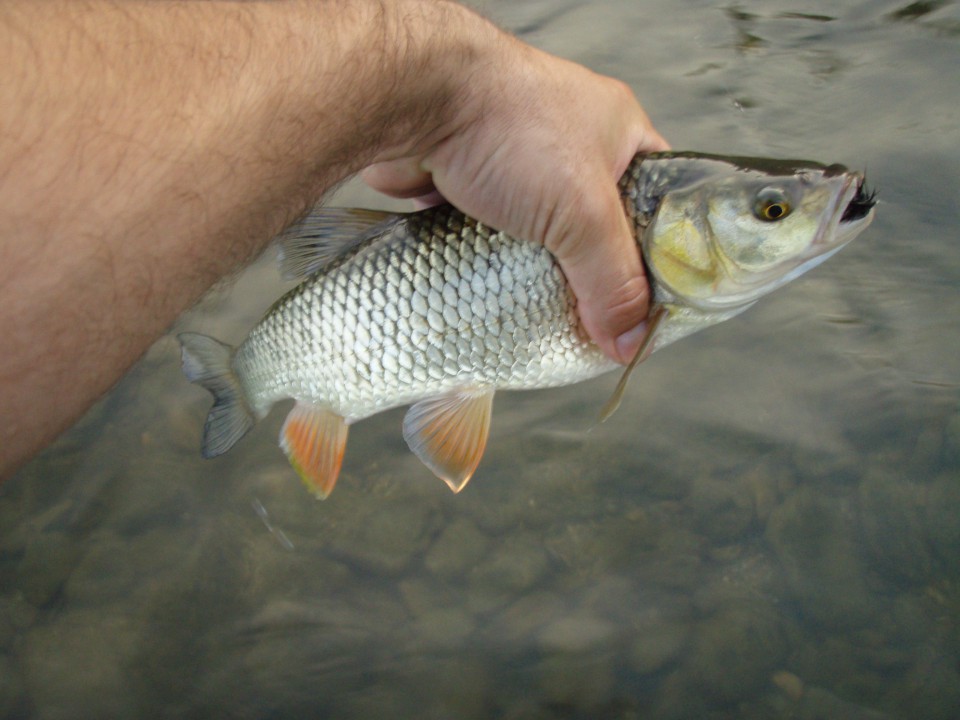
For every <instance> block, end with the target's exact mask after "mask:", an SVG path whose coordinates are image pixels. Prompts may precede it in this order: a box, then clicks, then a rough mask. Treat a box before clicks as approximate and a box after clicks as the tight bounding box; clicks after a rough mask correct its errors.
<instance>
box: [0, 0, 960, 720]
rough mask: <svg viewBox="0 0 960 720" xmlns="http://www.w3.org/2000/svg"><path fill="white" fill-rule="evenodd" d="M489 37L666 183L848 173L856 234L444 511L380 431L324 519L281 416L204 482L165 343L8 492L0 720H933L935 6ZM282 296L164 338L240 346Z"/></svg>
mask: <svg viewBox="0 0 960 720" xmlns="http://www.w3.org/2000/svg"><path fill="white" fill-rule="evenodd" d="M484 8H485V10H486V11H487V12H489V13H491V14H492V15H493V16H494V17H496V18H497V19H498V20H499V21H500V22H502V23H504V24H506V25H508V26H509V27H513V28H517V29H519V30H521V31H522V32H523V33H525V34H526V35H527V36H528V37H529V39H530V40H531V41H533V42H535V43H537V44H538V45H540V46H542V47H544V48H546V49H549V50H551V51H554V52H557V53H560V54H563V55H565V56H568V57H571V58H574V59H578V60H581V61H582V62H586V63H588V64H590V65H591V66H593V67H595V68H596V69H597V70H599V71H602V72H606V73H609V74H614V75H617V76H619V77H622V78H624V79H625V80H627V81H629V82H631V83H632V84H633V86H634V87H635V88H636V90H637V91H638V92H639V93H640V94H641V96H642V97H643V98H644V100H645V103H646V105H647V107H648V109H649V110H650V112H651V114H652V115H653V117H654V118H655V119H656V121H657V124H658V126H659V127H660V128H661V129H662V130H663V131H664V132H665V134H666V135H667V136H668V137H669V138H670V139H671V141H672V142H673V144H674V146H675V147H679V148H696V149H700V150H706V151H713V152H731V153H734V152H735V153H741V154H770V155H785V156H793V157H796V156H800V157H804V156H806V157H814V158H817V159H821V160H826V161H830V162H833V161H838V162H845V163H847V164H849V165H851V166H854V167H866V169H867V171H868V173H869V175H870V179H871V182H872V183H873V184H875V185H877V186H879V188H880V191H881V195H880V197H881V201H882V204H881V206H880V208H879V210H878V217H877V220H876V222H875V223H874V225H873V227H872V228H871V229H870V230H868V231H867V233H866V234H865V235H864V236H863V237H861V238H860V239H858V240H857V242H856V243H854V245H852V246H851V247H850V248H848V249H846V250H845V251H844V252H843V253H841V254H840V255H839V256H838V257H837V258H835V259H834V260H832V261H830V262H829V263H827V264H826V265H825V266H824V267H822V268H820V269H818V270H817V271H815V272H814V273H812V274H811V275H810V276H808V277H806V278H804V279H802V280H800V281H798V282H796V283H794V284H793V285H792V286H790V287H788V288H786V289H784V290H782V291H780V292H778V293H777V294H776V295H774V296H772V297H771V298H769V299H767V300H765V301H764V302H763V303H761V304H760V305H759V306H758V307H756V308H754V309H753V310H751V311H750V312H749V313H747V314H746V315H744V316H742V317H741V318H738V319H737V320H734V321H731V322H730V323H727V324H725V325H722V326H719V327H717V328H713V329H710V330H708V331H705V332H704V333H702V334H701V335H699V336H696V337H694V338H691V339H690V340H687V341H684V342H683V343H680V344H679V345H677V346H675V347H671V348H670V349H668V350H665V351H664V352H662V353H658V354H657V355H656V356H655V357H654V358H652V359H651V360H650V361H649V362H648V363H647V364H646V365H645V366H644V368H643V369H642V372H639V373H638V374H637V379H636V381H635V382H634V385H633V387H632V388H631V389H630V394H629V397H628V398H627V400H626V402H625V403H624V406H623V407H622V408H621V410H620V411H619V413H618V414H617V415H616V416H615V417H614V418H613V419H612V420H611V421H610V422H609V423H607V424H605V425H603V426H600V427H594V421H595V417H596V412H597V410H598V408H599V405H600V404H601V402H600V401H598V398H601V397H605V396H606V394H607V393H608V392H609V391H610V389H611V388H612V386H613V383H614V382H615V378H603V379H600V380H597V381H595V382H593V383H588V384H585V385H582V386H576V387H573V388H568V389H564V390H556V391H545V392H536V393H524V394H508V393H504V394H502V396H501V397H498V399H497V408H496V411H495V420H494V427H493V431H492V436H491V441H490V447H489V450H488V453H487V456H486V457H485V459H484V462H483V463H482V464H481V466H480V470H479V471H478V473H477V476H476V478H475V479H474V481H473V482H472V483H471V485H470V486H469V487H468V488H467V490H466V491H465V492H464V493H462V494H461V495H458V496H453V495H451V494H450V493H449V491H448V490H447V489H446V487H445V486H444V485H443V484H442V483H440V482H439V481H437V480H436V479H435V478H433V477H432V476H430V474H429V472H427V471H426V470H424V468H423V467H422V466H420V464H419V462H418V461H416V460H415V459H413V458H412V457H411V456H410V455H409V453H408V452H407V451H406V448H405V446H404V444H403V441H402V439H401V438H400V432H399V426H400V418H401V414H399V413H398V412H391V413H387V414H385V415H383V416H379V417H377V418H373V419H371V420H369V421H366V422H364V423H363V424H361V425H359V426H358V427H357V428H355V430H354V431H353V433H352V437H351V446H350V449H349V451H348V457H347V461H346V464H345V467H344V472H343V475H342V477H341V480H340V483H339V485H338V488H337V492H336V493H334V494H333V496H332V497H331V499H330V500H328V501H327V502H325V503H322V504H321V503H317V502H315V501H314V500H312V499H311V498H310V497H309V496H308V495H307V494H306V493H305V492H304V490H303V489H302V488H301V487H300V485H299V482H298V481H297V480H296V477H295V475H294V474H293V472H292V471H291V470H290V469H289V467H288V466H287V464H286V461H285V460H284V458H283V456H282V454H281V453H280V452H279V451H278V449H277V448H276V444H275V438H276V435H277V432H278V430H279V426H280V423H281V418H282V417H283V414H284V413H283V411H282V410H279V411H276V412H275V413H274V414H273V415H271V416H270V418H268V419H267V421H265V422H264V423H262V424H261V426H259V427H258V428H257V429H256V430H255V431H254V432H253V433H252V434H251V436H250V437H248V438H246V439H245V440H244V441H243V442H242V443H240V444H239V445H238V447H237V448H235V449H234V450H233V451H232V452H231V453H230V454H228V455H226V456H224V457H223V458H220V459H218V460H216V461H210V462H207V461H202V460H201V459H200V458H199V455H198V438H199V432H200V426H201V425H202V422H203V418H204V417H205V415H206V410H207V404H208V399H207V398H206V397H205V394H204V393H203V392H202V391H201V390H198V389H197V388H195V387H192V386H189V385H188V384H187V383H186V382H185V381H184V380H183V379H182V377H181V376H180V374H179V370H178V367H177V351H176V345H175V343H174V342H173V341H172V340H171V339H169V338H166V339H164V340H162V341H161V342H159V343H158V344H157V345H156V347H155V348H154V349H153V350H152V351H151V352H150V354H149V355H148V356H147V357H146V358H145V359H144V361H143V362H142V363H141V364H140V365H139V366H138V367H137V368H136V369H134V371H133V372H131V373H130V375H129V376H128V377H127V378H126V379H125V380H124V381H123V382H122V383H121V384H120V386H119V387H118V388H117V389H116V390H115V391H114V392H113V393H112V394H111V395H110V396H109V397H108V398H106V399H105V400H104V401H103V402H102V403H101V404H100V405H98V406H97V407H96V408H95V409H94V410H93V411H91V413H90V414H89V415H88V416H87V418H85V419H84V421H83V422H81V423H80V425H79V426H78V427H77V428H75V429H74V430H73V431H72V432H71V433H69V434H68V435H67V436H66V437H64V438H63V439H62V440H61V441H60V442H59V443H58V444H57V445H56V446H55V447H54V448H52V449H51V450H50V451H48V452H47V453H45V454H44V455H43V456H41V457H40V458H38V459H37V460H36V461H35V462H33V463H32V464H31V465H29V466H28V467H26V468H25V469H24V470H23V471H22V472H21V473H20V474H19V476H17V477H16V478H14V479H13V480H11V481H10V482H9V483H7V484H6V485H5V486H4V487H3V488H2V489H0V579H2V584H0V717H4V718H21V717H25V718H32V717H42V718H56V717H75V716H77V715H78V714H81V715H83V716H100V717H115V716H141V715H144V714H145V713H147V712H149V713H151V714H152V715H165V716H171V717H208V716H221V717H222V716H226V717H249V718H260V717H282V718H287V717H289V718H293V717H331V718H374V717H397V718H402V717H416V718H448V717H462V718H488V717H505V718H528V717H534V718H638V717H657V718H687V717H696V718H700V717H760V718H774V717H796V718H824V717H843V718H897V717H904V718H906V717H911V718H913V717H924V718H952V717H955V715H956V708H957V707H960V671H958V650H960V624H958V621H960V393H958V381H960V362H958V358H960V340H958V337H960V333H958V330H960V328H958V322H957V318H958V317H960V300H958V294H957V292H956V288H957V284H958V283H960V252H958V250H957V246H956V228H957V222H958V220H957V216H956V209H955V207H956V187H957V177H958V170H960V150H958V149H957V148H958V147H960V118H958V114H957V110H956V99H957V97H960V78H958V75H957V73H956V68H957V67H958V63H957V61H958V47H957V36H958V31H957V29H958V27H960V14H958V6H957V4H955V3H952V2H917V3H911V4H903V3H897V2H881V1H879V0H866V1H864V2H846V3H840V4H837V3H826V2H815V3H812V4H811V3H807V4H805V5H803V6H802V7H800V6H797V5H796V4H791V3H787V2H785V1H784V0H781V1H780V2H775V3H764V4H761V3H740V4H737V5H729V4H716V5H712V4H710V3H702V2H685V3H667V2H665V1H664V2H660V3H633V2H625V1H624V2H617V1H615V0H607V1H605V2H596V3H575V2H571V3H563V4H561V3H553V2H549V3H548V2H544V1H540V2H534V1H531V2H524V3H507V2H490V3H486V4H485V5H484ZM357 192H359V191H358V190H356V189H350V190H348V193H352V194H349V195H348V196H347V201H349V202H356V201H357V200H358V197H357V195H356V193H357ZM363 199H366V200H368V201H369V200H370V198H369V197H365V198H363ZM281 289H282V288H281V286H280V285H279V281H278V280H277V279H276V273H275V271H274V270H273V268H272V266H271V263H270V261H269V259H267V260H264V261H263V262H261V263H260V264H258V265H257V266H255V267H253V268H251V270H250V271H249V272H248V273H246V274H245V275H244V276H243V277H242V278H241V279H240V280H239V281H238V282H237V283H236V284H235V286H234V287H233V288H232V289H231V290H230V292H228V293H227V294H226V296H225V297H224V298H223V299H221V300H218V301H211V302H209V303H208V304H207V305H205V306H204V307H202V308H200V309H198V310H197V311H196V312H194V313H193V314H192V315H191V316H190V317H189V318H186V319H185V320H184V322H183V324H184V326H185V327H187V326H188V327H190V328H191V329H196V330H200V331H204V332H211V333H213V334H215V335H217V336H220V337H224V338H225V339H227V340H237V339H239V338H241V337H242V336H243V335H244V334H245V332H246V330H247V328H249V327H250V326H251V325H252V324H253V323H254V322H255V321H256V319H257V318H258V316H259V314H260V312H262V310H263V309H264V308H266V307H267V306H268V305H269V304H270V303H271V301H272V300H273V299H274V298H275V297H276V296H277V295H278V294H279V293H280V292H281ZM79 708H83V711H82V712H80V711H79Z"/></svg>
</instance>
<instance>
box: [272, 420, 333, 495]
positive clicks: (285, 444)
mask: <svg viewBox="0 0 960 720" xmlns="http://www.w3.org/2000/svg"><path fill="white" fill-rule="evenodd" d="M347 430H348V426H347V423H346V421H345V420H344V419H343V418H342V417H340V416H339V415H337V414H336V413H334V412H333V411H332V410H330V409H329V408H325V407H321V406H319V405H313V404H311V403H306V402H302V401H298V402H297V404H296V405H295V406H294V407H293V410H291V411H290V414H289V415H287V419H286V421H285V422H284V423H283V429H282V430H281V431H280V447H281V448H283V451H284V452H285V453H286V454H287V458H288V459H289V460H290V464H291V465H292V466H293V469H294V470H296V471H297V474H298V475H299V476H300V479H302V480H303V483H304V485H306V486H307V489H308V490H310V492H312V493H313V494H314V495H316V496H317V497H318V498H319V499H321V500H325V499H326V498H327V496H328V495H329V494H330V492H331V491H332V490H333V486H334V485H335V484H336V482H337V476H338V475H339V474H340V466H341V465H342V464H343V453H344V451H345V450H346V448H347Z"/></svg>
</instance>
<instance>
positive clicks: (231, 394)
mask: <svg viewBox="0 0 960 720" xmlns="http://www.w3.org/2000/svg"><path fill="white" fill-rule="evenodd" d="M177 339H178V340H179V341H180V346H181V348H182V358H183V374H184V375H186V376H187V380H189V381H190V382H192V383H197V384H198V385H200V386H201V387H204V388H206V389H207V390H209V391H210V392H211V393H212V394H213V407H212V408H211V409H210V414H209V415H207V422H206V424H205V425H204V426H203V447H202V448H201V450H200V452H201V453H202V454H203V457H205V458H212V457H216V456H217V455H222V454H223V453H225V452H226V451H227V450H229V449H230V448H232V447H233V446H234V444H235V443H236V442H237V440H239V439H240V438H242V437H243V436H244V435H246V434H247V432H248V431H249V430H250V428H252V427H253V425H254V423H255V422H256V421H255V420H254V417H253V413H252V412H250V408H249V406H248V405H247V401H246V398H245V397H244V395H243V388H242V387H241V386H240V380H239V379H238V378H237V376H236V374H235V373H234V372H233V368H231V366H230V359H231V357H232V356H233V348H231V347H230V346H229V345H224V344H223V343H222V342H220V341H219V340H214V339H213V338H212V337H208V336H206V335H200V334H199V333H180V334H179V335H177Z"/></svg>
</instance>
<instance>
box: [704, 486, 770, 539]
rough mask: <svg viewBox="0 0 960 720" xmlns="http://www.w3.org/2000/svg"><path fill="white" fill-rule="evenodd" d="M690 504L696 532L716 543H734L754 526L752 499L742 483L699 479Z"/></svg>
mask: <svg viewBox="0 0 960 720" xmlns="http://www.w3.org/2000/svg"><path fill="white" fill-rule="evenodd" d="M690 504H691V507H692V509H693V515H694V519H695V522H696V526H697V530H698V531H699V532H700V533H702V534H703V535H706V536H707V537H708V538H709V539H710V540H711V541H712V542H714V543H721V544H724V543H731V542H734V541H736V540H738V539H739V538H741V537H743V535H745V534H746V533H747V532H749V531H750V530H751V529H752V527H753V523H754V518H755V515H756V513H755V510H754V501H753V496H752V494H751V492H750V490H749V488H747V487H746V486H745V485H743V484H741V483H739V482H736V481H733V480H714V479H712V478H709V477H701V478H697V479H696V480H694V482H693V488H692V490H691V492H690Z"/></svg>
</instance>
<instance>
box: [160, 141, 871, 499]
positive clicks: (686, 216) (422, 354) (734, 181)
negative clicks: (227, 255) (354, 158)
mask: <svg viewBox="0 0 960 720" xmlns="http://www.w3.org/2000/svg"><path fill="white" fill-rule="evenodd" d="M619 188H620V193H621V197H622V200H623V209H624V212H625V213H626V216H627V218H628V219H629V221H630V226H631V227H632V229H633V232H634V234H635V238H636V241H637V245H638V250H639V252H640V254H641V256H642V259H643V262H644V264H645V267H646V270H647V275H648V279H649V281H650V284H651V289H652V295H651V298H652V301H651V311H650V316H649V320H648V323H647V330H646V335H645V337H644V339H643V342H642V344H641V348H640V350H639V352H638V353H637V355H636V356H635V358H634V359H633V361H632V362H631V363H630V364H629V365H628V366H627V367H626V369H623V368H622V366H621V365H619V364H618V363H616V362H614V361H613V360H611V359H610V358H608V357H607V356H605V355H604V354H603V353H602V352H601V351H600V349H599V348H598V347H597V345H596V344H595V343H593V342H592V341H591V340H590V338H589V336H588V335H587V333H586V332H585V331H584V329H583V326H582V324H581V322H580V320H579V317H578V315H577V300H576V297H575V296H574V294H573V292H572V291H571V289H570V287H569V285H568V283H567V281H566V279H565V277H564V274H563V272H562V270H561V269H560V266H559V265H558V263H557V261H556V259H555V258H554V257H553V256H552V255H551V254H550V252H549V251H548V250H546V249H545V248H544V247H543V246H542V245H540V244H537V243H533V242H528V241H526V240H522V239H517V238H514V237H511V236H510V235H508V234H506V233H503V232H500V231H498V230H496V229H494V228H492V227H489V226H488V225H486V224H484V223H482V222H480V221H478V220H476V219H474V218H471V217H469V216H467V215H464V214H463V213H462V212H460V211H459V210H457V209H456V208H454V207H453V206H451V205H441V206H438V207H433V208H430V209H427V210H421V211H418V212H412V213H387V212H381V211H376V210H363V209H355V208H330V207H322V206H321V207H318V208H315V209H314V210H313V211H311V212H310V213H309V214H307V216H306V217H305V218H303V219H302V220H301V221H300V222H299V223H297V224H295V225H294V226H293V227H291V228H290V229H288V230H287V231H285V232H284V233H283V234H282V235H281V236H280V237H279V238H278V239H277V242H278V245H279V247H280V253H279V254H280V265H281V269H282V271H283V272H284V274H285V275H286V276H287V277H290V278H295V279H297V280H300V281H301V282H300V284H299V285H297V286H296V287H295V288H294V289H292V290H291V291H290V292H288V293H287V294H285V295H284V296H283V297H281V298H280V299H279V300H278V301H277V302H276V303H274V305H273V306H272V308H270V310H269V311H268V312H267V313H266V315H265V316H264V318H263V319H262V320H261V321H260V322H259V324H257V325H256V326H255V327H254V328H253V329H252V330H251V331H250V333H249V335H248V336H247V337H246V339H245V340H244V341H243V342H242V343H241V344H240V345H239V346H238V347H236V348H234V347H231V346H229V345H227V344H224V343H222V342H220V341H218V340H216V339H214V338H211V337H208V336H206V335H202V334H199V333H191V332H184V333H181V334H179V335H178V339H179V341H180V344H181V357H182V368H183V372H184V374H185V376H186V378H187V379H188V380H189V381H190V382H193V383H196V384H199V385H200V386H202V387H204V388H206V389H207V390H208V391H209V392H210V393H211V394H212V395H213V398H214V403H213V406H212V408H211V410H210V413H209V415H208V417H207V419H206V423H205V425H204V429H203V439H202V446H201V453H202V455H203V456H204V457H207V458H211V457H216V456H218V455H221V454H223V453H225V452H226V451H228V450H229V449H230V448H231V447H233V445H234V444H235V443H236V442H237V441H238V440H240V438H241V437H243V436H244V435H245V434H246V433H247V432H248V431H249V430H250V429H251V428H252V427H253V426H254V425H255V423H256V422H257V421H258V420H259V419H262V418H263V417H265V416H266V415H267V413H268V412H269V411H270V408H271V407H272V406H273V405H274V404H275V403H276V402H278V401H280V400H284V399H288V398H292V399H293V400H294V401H295V404H294V406H293V408H292V409H291V410H290V412H289V414H288V415H287V418H286V420H285V421H284V424H283V427H282V429H281V432H280V439H279V444H280V447H281V448H282V449H283V451H284V452H285V453H286V455H287V457H288V459H289V461H290V464H291V465H292V466H293V468H294V469H295V470H296V472H297V474H299V476H300V477H301V479H302V480H303V482H304V484H305V485H306V487H307V488H308V489H309V490H310V492H312V493H313V494H314V495H315V496H316V497H317V498H320V499H324V498H326V497H327V496H329V494H330V492H331V491H332V490H333V488H334V485H335V484H336V481H337V477H338V475H339V473H340V469H341V467H342V463H343V458H344V453H345V450H346V445H347V436H348V431H349V428H350V426H351V425H352V424H353V423H355V422H357V421H359V420H363V419H364V418H367V417H370V416H372V415H375V414H377V413H380V412H383V411H385V410H388V409H390V408H394V407H399V406H404V405H409V406H410V408H409V409H408V411H407V412H406V415H405V416H404V419H403V427H402V432H403V437H404V439H405V440H406V442H407V444H408V446H409V447H410V449H411V450H412V451H413V453H414V454H415V455H416V456H417V457H418V458H419V459H420V460H421V461H422V462H423V463H424V465H426V466H427V467H428V468H429V469H430V470H431V471H432V472H433V473H434V474H435V475H436V476H437V477H439V478H440V479H442V480H443V481H444V482H446V484H447V485H448V486H449V487H450V489H451V490H453V491H454V492H460V491H461V490H462V489H463V488H464V486H465V485H466V484H467V483H468V481H469V480H470V478H471V477H472V476H473V475H474V473H475V471H476V469H477V467H478V465H479V463H480V460H481V457H482V456H483V453H484V450H485V448H486V444H487V438H488V436H489V429H490V422H491V416H492V407H493V398H494V395H495V393H496V392H497V391H499V390H529V389H535V388H550V387H558V386H563V385H568V384H572V383H577V382H581V381H585V380H588V379H590V378H593V377H596V376H598V375H601V374H603V373H607V372H611V371H613V370H616V369H618V368H620V369H622V370H623V374H622V376H621V379H620V382H619V384H618V385H617V388H616V390H615V391H614V393H613V396H612V397H611V398H610V400H609V401H608V402H607V404H606V405H605V406H604V407H603V408H602V409H601V411H600V417H601V419H606V418H607V417H609V416H610V415H611V414H612V413H613V412H614V411H615V410H616V408H617V406H618V405H619V403H620V400H621V398H622V397H623V395H624V392H625V388H626V386H627V380H628V378H629V377H630V375H631V373H632V371H633V370H634V369H635V367H636V366H637V365H638V364H640V363H641V362H642V361H643V360H645V359H646V358H647V357H649V356H650V354H651V353H653V352H655V351H657V350H659V349H661V348H663V347H665V346H667V345H669V344H671V343H673V342H676V341H677V340H679V339H681V338H683V337H686V336H688V335H690V334H692V333H694V332H697V331H698V330H701V329H703V328H705V327H708V326H711V325H715V324H717V323H720V322H723V321H726V320H729V319H730V318H732V317H734V316H736V315H738V314H740V313H741V312H743V311H744V310H746V309H747V308H749V307H750V306H752V305H753V304H754V303H755V302H757V300H759V299H760V298H761V297H763V296H764V295H767V294H768V293H770V292H772V291H773V290H775V289H777V288H779V287H781V286H783V285H785V284H786V283H788V282H790V281H791V280H793V279H795V278H796V277H798V276H799V275H801V274H802V273H804V272H806V271H808V270H810V269H811V268H813V267H815V266H817V265H819V264H820V263H822V262H823V261H824V260H826V259H827V258H829V257H831V256H832V255H833V254H834V253H836V252H837V251H838V250H840V249H841V248H842V247H844V246H845V245H846V244H847V243H849V242H850V241H851V240H853V238H854V237H856V236H857V235H858V234H860V233H861V232H862V231H863V230H864V229H865V228H866V227H867V226H868V225H869V224H870V222H871V221H872V219H873V216H874V208H875V205H876V200H875V195H874V193H872V192H870V191H868V190H867V189H866V185H865V182H864V176H863V174H862V173H859V172H856V171H851V170H848V169H847V168H846V167H845V166H843V165H838V164H833V165H824V164H821V163H817V162H813V161H807V160H781V159H770V158H752V157H738V156H723V155H712V154H707V153H699V152H660V153H649V154H638V155H637V156H636V157H635V158H634V159H633V161H632V162H631V164H630V166H629V167H628V169H627V170H626V172H625V173H624V175H623V176H622V178H621V180H620V182H619Z"/></svg>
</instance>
